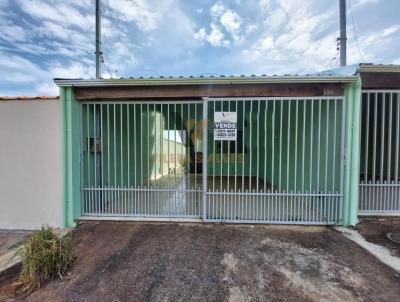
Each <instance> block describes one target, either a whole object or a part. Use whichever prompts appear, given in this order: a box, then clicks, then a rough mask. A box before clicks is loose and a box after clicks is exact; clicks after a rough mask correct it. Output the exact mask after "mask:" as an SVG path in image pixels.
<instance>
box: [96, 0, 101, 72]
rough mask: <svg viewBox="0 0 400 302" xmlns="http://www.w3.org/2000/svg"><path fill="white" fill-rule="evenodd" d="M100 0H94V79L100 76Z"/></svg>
mask: <svg viewBox="0 0 400 302" xmlns="http://www.w3.org/2000/svg"><path fill="white" fill-rule="evenodd" d="M100 2H101V0H96V79H100V78H101V55H102V54H103V53H102V52H101V10H100Z"/></svg>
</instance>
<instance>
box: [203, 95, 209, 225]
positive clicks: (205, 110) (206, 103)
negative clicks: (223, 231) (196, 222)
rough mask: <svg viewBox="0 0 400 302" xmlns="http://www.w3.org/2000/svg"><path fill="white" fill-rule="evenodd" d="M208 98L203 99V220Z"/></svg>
mask: <svg viewBox="0 0 400 302" xmlns="http://www.w3.org/2000/svg"><path fill="white" fill-rule="evenodd" d="M207 128H208V99H207V98H205V99H203V156H202V164H203V167H202V172H203V215H202V219H203V221H204V220H206V219H207V208H206V204H207V157H208V156H207V151H208V150H207V147H208V146H207V138H208V137H207V135H208V131H207Z"/></svg>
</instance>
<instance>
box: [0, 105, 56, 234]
mask: <svg viewBox="0 0 400 302" xmlns="http://www.w3.org/2000/svg"><path fill="white" fill-rule="evenodd" d="M60 119H61V114H60V102H59V100H58V98H51V99H49V98H47V99H23V100H20V99H18V100H17V99H16V100H11V99H7V100H4V99H3V100H1V99H0V229H35V228H38V227H40V226H41V225H43V224H47V225H50V226H53V227H60V226H61V225H62V202H61V197H62V179H61V165H62V163H61V120H60Z"/></svg>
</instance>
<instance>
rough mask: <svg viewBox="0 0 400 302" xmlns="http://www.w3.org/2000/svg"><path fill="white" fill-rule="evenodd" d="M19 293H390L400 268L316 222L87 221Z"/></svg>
mask: <svg viewBox="0 0 400 302" xmlns="http://www.w3.org/2000/svg"><path fill="white" fill-rule="evenodd" d="M74 236H75V238H76V240H77V243H78V260H77V262H76V264H75V266H74V268H73V270H72V272H71V275H72V278H71V279H69V280H63V281H53V282H50V283H49V284H47V285H46V286H44V287H43V288H41V289H40V290H37V291H36V292H34V293H33V294H32V295H31V296H30V297H28V299H27V300H28V301H40V302H43V301H96V302H98V301H396V300H398V299H399V297H400V287H399V284H400V276H399V275H398V274H396V273H395V271H393V270H392V269H390V268H388V267H386V266H385V265H383V264H381V263H380V262H378V261H377V260H376V259H375V258H374V257H373V256H371V255H370V254H368V253H367V252H365V251H364V250H362V249H361V248H360V247H358V246H356V245H355V244H353V243H352V242H350V241H349V240H347V239H345V238H344V237H343V235H341V234H340V233H338V232H336V231H334V230H332V229H330V228H325V227H298V226H296V227H287V226H254V227H250V226H221V225H216V226H213V225H207V226H205V225H189V224H143V223H94V224H84V225H81V226H80V227H79V228H77V230H76V231H75V233H74Z"/></svg>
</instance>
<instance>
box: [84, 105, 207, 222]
mask: <svg viewBox="0 0 400 302" xmlns="http://www.w3.org/2000/svg"><path fill="white" fill-rule="evenodd" d="M81 112H82V151H83V153H82V164H81V166H82V175H81V182H82V198H81V199H82V209H81V211H82V215H83V216H105V217H110V216H116V217H132V218H135V217H141V218H142V217H147V218H186V219H188V218H200V206H201V200H202V198H201V196H202V192H203V189H202V182H201V162H200V160H199V157H200V156H201V152H199V150H201V143H202V142H201V140H200V139H201V126H199V124H200V122H201V120H202V104H201V102H189V101H188V102H183V101H181V102H174V103H168V102H131V101H124V102H87V103H82V110H81ZM199 129H200V130H199ZM199 163H200V164H199Z"/></svg>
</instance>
